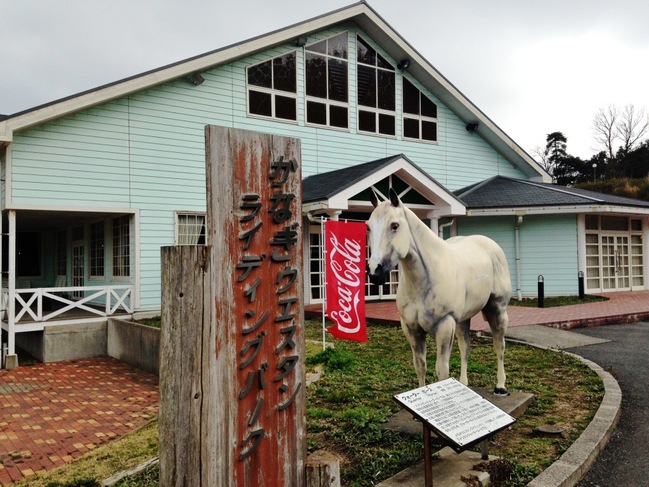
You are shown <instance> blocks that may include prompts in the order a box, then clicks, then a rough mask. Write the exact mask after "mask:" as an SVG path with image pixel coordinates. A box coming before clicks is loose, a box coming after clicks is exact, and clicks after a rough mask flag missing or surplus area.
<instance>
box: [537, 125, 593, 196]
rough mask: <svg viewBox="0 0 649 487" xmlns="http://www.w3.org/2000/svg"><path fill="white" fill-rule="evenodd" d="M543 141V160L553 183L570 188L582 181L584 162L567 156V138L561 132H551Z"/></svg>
mask: <svg viewBox="0 0 649 487" xmlns="http://www.w3.org/2000/svg"><path fill="white" fill-rule="evenodd" d="M545 140H546V144H545V151H544V156H545V159H544V160H545V161H546V164H547V166H548V167H549V169H550V170H548V172H549V173H550V174H552V177H553V179H554V180H555V182H556V183H557V184H561V185H563V186H571V185H574V184H576V183H578V182H580V181H581V180H582V179H584V161H582V160H581V159H580V158H579V157H574V156H571V155H569V154H568V152H567V147H568V139H567V137H566V136H565V135H563V133H562V132H552V133H551V134H548V136H547V137H546V139H545ZM586 177H587V175H586Z"/></svg>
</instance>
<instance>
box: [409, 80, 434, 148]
mask: <svg viewBox="0 0 649 487" xmlns="http://www.w3.org/2000/svg"><path fill="white" fill-rule="evenodd" d="M403 136H404V137H406V138H408V139H418V140H425V141H429V142H437V105H435V103H433V102H432V101H431V100H430V98H428V97H427V96H426V95H424V94H423V93H422V92H421V91H419V89H417V88H416V87H415V85H413V84H412V83H411V82H410V81H408V80H407V79H406V78H403Z"/></svg>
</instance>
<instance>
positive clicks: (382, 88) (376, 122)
mask: <svg viewBox="0 0 649 487" xmlns="http://www.w3.org/2000/svg"><path fill="white" fill-rule="evenodd" d="M357 39H358V43H357V58H356V60H357V71H358V72H357V80H358V81H357V91H358V93H357V95H358V105H359V107H358V129H359V130H360V131H362V132H372V133H376V134H383V135H395V117H396V115H395V71H394V68H393V67H392V65H391V64H390V63H389V62H388V61H387V60H386V59H385V58H384V57H383V56H381V55H380V54H379V53H378V52H376V50H375V49H374V48H372V47H371V46H370V45H369V44H368V43H367V42H365V41H364V40H363V39H362V38H361V37H357Z"/></svg>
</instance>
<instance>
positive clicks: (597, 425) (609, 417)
mask: <svg viewBox="0 0 649 487" xmlns="http://www.w3.org/2000/svg"><path fill="white" fill-rule="evenodd" d="M508 341H512V342H518V343H523V344H525V345H530V346H533V347H536V348H543V349H547V350H554V351H557V352H559V353H565V354H568V355H570V356H572V357H576V358H577V359H579V360H580V361H581V362H582V363H583V364H584V365H586V366H588V367H589V368H590V369H591V370H593V371H595V372H596V373H597V375H599V376H600V377H601V379H602V381H603V382H604V390H605V392H604V399H602V403H601V404H600V405H599V409H597V412H596V413H595V416H594V417H593V419H592V420H591V422H590V424H589V425H588V426H587V427H586V429H585V430H584V431H582V433H581V435H580V436H579V438H577V439H576V440H575V441H574V443H573V444H572V445H571V446H570V447H569V448H568V449H567V450H566V451H565V453H564V454H563V455H561V457H560V458H559V459H558V460H557V461H556V462H554V463H553V464H552V465H550V466H549V467H548V468H546V469H545V470H543V472H541V474H540V475H539V476H538V477H536V478H535V479H533V480H532V481H531V482H530V483H528V484H527V485H528V487H573V486H574V485H576V484H577V483H578V482H579V481H580V480H581V479H582V477H583V476H584V475H585V474H586V472H588V470H589V469H590V467H591V466H592V465H593V463H594V462H595V460H596V459H597V456H598V455H599V454H600V453H601V451H602V450H603V449H604V447H605V446H606V444H607V443H608V440H609V439H610V438H611V435H612V434H613V431H614V430H615V427H616V425H617V422H618V420H619V419H620V408H621V406H622V390H621V389H620V385H619V384H618V382H617V380H615V378H614V377H613V376H612V375H611V374H610V373H608V372H607V371H605V370H604V369H603V368H602V367H600V366H599V365H597V364H596V363H595V362H592V361H590V360H588V359H585V358H583V357H581V356H579V355H577V354H574V353H571V352H565V351H561V350H556V349H554V348H550V347H544V346H542V345H536V344H534V343H528V342H521V341H518V340H508Z"/></svg>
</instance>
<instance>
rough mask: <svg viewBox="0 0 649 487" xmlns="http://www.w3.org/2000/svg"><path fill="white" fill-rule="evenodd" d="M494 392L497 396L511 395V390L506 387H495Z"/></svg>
mask: <svg viewBox="0 0 649 487" xmlns="http://www.w3.org/2000/svg"><path fill="white" fill-rule="evenodd" d="M494 394H495V395H496V396H509V392H508V391H507V389H505V388H504V387H494Z"/></svg>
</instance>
